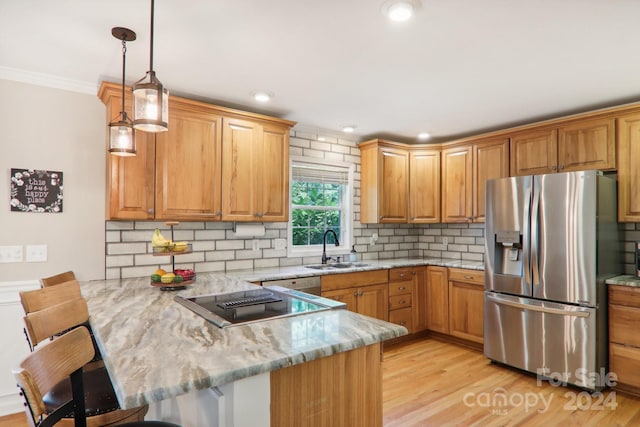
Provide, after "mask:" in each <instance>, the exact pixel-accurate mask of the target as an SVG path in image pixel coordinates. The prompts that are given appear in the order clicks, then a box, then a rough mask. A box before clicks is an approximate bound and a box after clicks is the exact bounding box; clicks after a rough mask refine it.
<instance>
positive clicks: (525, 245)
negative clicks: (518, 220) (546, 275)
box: [522, 186, 531, 292]
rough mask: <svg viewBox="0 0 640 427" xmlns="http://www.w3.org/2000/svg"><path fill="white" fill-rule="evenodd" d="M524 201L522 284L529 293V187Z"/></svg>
mask: <svg viewBox="0 0 640 427" xmlns="http://www.w3.org/2000/svg"><path fill="white" fill-rule="evenodd" d="M525 199H526V200H527V202H525V204H524V216H523V221H522V226H523V228H524V233H523V234H524V236H523V242H522V246H523V248H522V253H523V255H524V259H523V262H524V265H523V270H524V284H525V289H528V290H529V292H531V223H530V222H529V217H530V215H531V186H529V188H528V189H527V190H526V192H525Z"/></svg>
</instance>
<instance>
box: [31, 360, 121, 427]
mask: <svg viewBox="0 0 640 427" xmlns="http://www.w3.org/2000/svg"><path fill="white" fill-rule="evenodd" d="M82 381H83V382H84V386H85V387H84V398H85V414H86V415H87V416H88V417H92V416H94V415H99V414H104V413H106V412H111V411H114V410H116V409H119V408H120V405H119V404H118V399H117V398H116V393H115V391H114V390H113V386H112V385H111V380H110V379H109V374H108V373H107V369H106V368H104V367H102V368H97V369H94V370H91V371H83V372H82ZM72 397H73V396H72V394H71V381H70V380H69V378H66V379H65V380H63V381H61V382H59V383H58V384H57V385H55V386H54V387H53V388H52V389H51V390H50V391H49V392H48V393H47V394H45V395H44V396H42V400H43V401H44V404H45V406H46V408H47V412H52V411H54V410H55V409H56V408H59V407H60V406H62V405H63V404H64V403H66V402H68V401H69V400H71V399H72ZM71 417H73V415H70V416H69V418H71Z"/></svg>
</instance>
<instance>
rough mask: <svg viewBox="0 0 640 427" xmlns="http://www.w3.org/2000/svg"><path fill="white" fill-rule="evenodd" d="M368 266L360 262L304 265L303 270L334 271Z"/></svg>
mask: <svg viewBox="0 0 640 427" xmlns="http://www.w3.org/2000/svg"><path fill="white" fill-rule="evenodd" d="M369 265H370V264H366V263H362V262H341V263H335V264H311V265H305V266H304V267H305V268H313V269H314V270H336V269H342V268H357V267H367V266H369Z"/></svg>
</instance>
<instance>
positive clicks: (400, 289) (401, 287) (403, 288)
mask: <svg viewBox="0 0 640 427" xmlns="http://www.w3.org/2000/svg"><path fill="white" fill-rule="evenodd" d="M405 289H407V288H405V287H404V286H400V287H399V288H398V290H399V291H404V290H405Z"/></svg>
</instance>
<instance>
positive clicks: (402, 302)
mask: <svg viewBox="0 0 640 427" xmlns="http://www.w3.org/2000/svg"><path fill="white" fill-rule="evenodd" d="M405 303H406V301H405V300H402V301H400V302H399V303H398V304H405Z"/></svg>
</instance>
